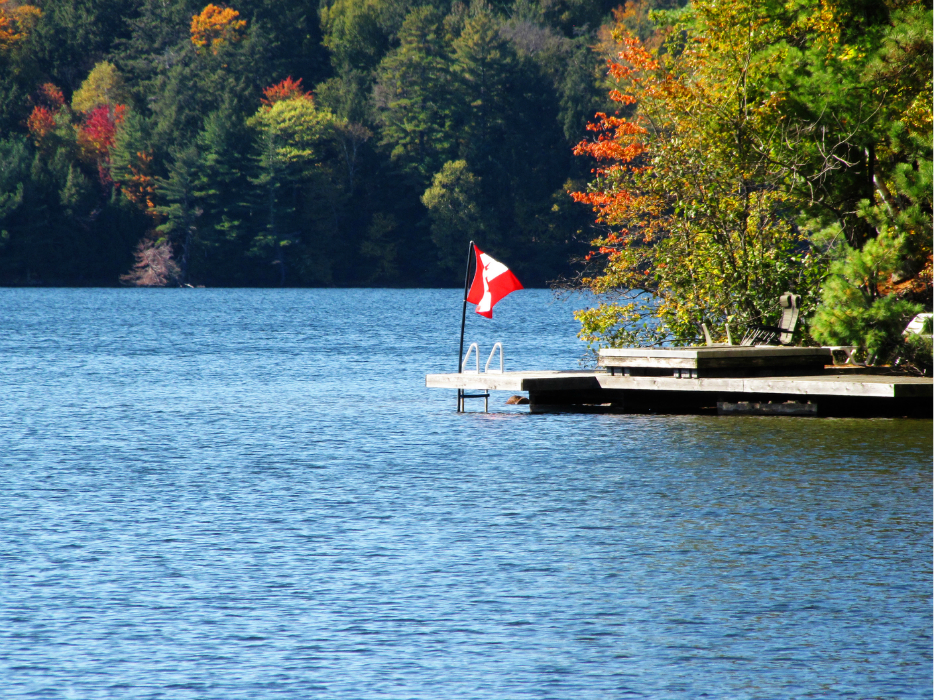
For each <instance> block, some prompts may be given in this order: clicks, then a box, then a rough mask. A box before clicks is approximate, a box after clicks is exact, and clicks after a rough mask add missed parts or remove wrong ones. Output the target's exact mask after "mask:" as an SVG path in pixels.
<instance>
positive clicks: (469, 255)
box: [457, 241, 474, 411]
mask: <svg viewBox="0 0 934 700" xmlns="http://www.w3.org/2000/svg"><path fill="white" fill-rule="evenodd" d="M473 257H474V252H473V241H471V242H470V247H469V249H468V251H467V269H466V270H465V271H464V307H463V308H462V309H461V342H460V348H459V349H458V351H457V373H458V374H460V373H461V372H463V371H464V365H463V357H464V326H465V325H466V323H467V290H468V285H469V284H470V263H471V261H472V260H473ZM463 395H464V390H463V389H458V390H457V410H458V411H460V410H461V401H462V400H463V399H462V397H463Z"/></svg>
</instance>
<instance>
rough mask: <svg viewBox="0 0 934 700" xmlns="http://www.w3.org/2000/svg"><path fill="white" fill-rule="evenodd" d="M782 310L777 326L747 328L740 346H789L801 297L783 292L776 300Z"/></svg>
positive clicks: (796, 320) (755, 325) (754, 325)
mask: <svg viewBox="0 0 934 700" xmlns="http://www.w3.org/2000/svg"><path fill="white" fill-rule="evenodd" d="M778 304H779V306H780V307H781V309H782V317H781V320H779V322H778V325H777V326H763V325H759V324H753V325H751V326H749V330H748V331H747V332H746V336H745V337H744V338H743V342H742V343H740V345H773V344H775V343H776V341H777V342H778V344H779V345H791V338H792V335H793V334H794V331H795V325H797V323H798V312H799V308H800V306H801V295H800V294H792V293H791V292H785V293H784V294H782V295H781V296H780V297H779V298H778Z"/></svg>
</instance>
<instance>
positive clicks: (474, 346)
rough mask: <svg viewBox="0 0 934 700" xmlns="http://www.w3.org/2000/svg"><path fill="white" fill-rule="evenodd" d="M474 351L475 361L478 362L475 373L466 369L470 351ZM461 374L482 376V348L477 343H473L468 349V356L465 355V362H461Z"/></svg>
mask: <svg viewBox="0 0 934 700" xmlns="http://www.w3.org/2000/svg"><path fill="white" fill-rule="evenodd" d="M471 350H473V356H474V360H476V362H477V368H476V369H475V370H474V371H472V372H471V371H469V370H466V369H464V368H465V367H466V366H467V360H469V359H470V351H471ZM461 373H462V374H480V348H479V347H477V344H476V343H471V344H470V347H469V348H467V354H466V355H464V360H463V362H461Z"/></svg>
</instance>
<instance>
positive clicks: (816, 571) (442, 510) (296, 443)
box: [0, 290, 932, 699]
mask: <svg viewBox="0 0 934 700" xmlns="http://www.w3.org/2000/svg"><path fill="white" fill-rule="evenodd" d="M457 296H458V294H457V292H455V291H430V290H428V291H409V290H397V291H381V290H285V291H268V290H267V291H258V290H0V299H2V308H3V309H4V314H3V317H2V319H0V325H2V333H0V357H2V361H3V371H2V372H0V424H2V426H3V430H2V431H0V538H2V539H0V541H2V542H3V547H2V550H0V577H2V581H3V586H2V588H0V679H2V685H3V687H4V692H3V693H2V696H3V697H4V698H25V697H49V698H59V697H61V698H137V697H139V698H218V699H232V698H310V697H314V698H382V697H385V698H439V697H443V698H608V697H613V698H616V697H621V698H622V697H648V698H697V697H702V696H705V697H716V698H719V697H722V698H792V697H794V698H798V697H802V698H803V697H813V698H843V697H857V698H864V697H865V698H869V697H872V698H875V697H880V698H929V697H931V621H930V574H931V571H930V562H931V539H930V522H931V449H932V445H931V428H932V426H931V422H930V421H907V420H813V419H797V418H765V417H696V416H695V417H690V416H688V417H663V416H599V415H544V416H530V415H528V414H527V413H526V411H527V407H522V406H506V405H505V404H504V401H505V399H506V398H507V397H508V395H509V394H508V393H504V394H501V395H498V394H494V397H493V399H491V409H493V410H495V411H496V413H493V414H490V415H482V414H470V415H456V414H455V413H454V407H455V399H454V396H453V395H451V394H450V393H448V392H444V391H433V390H426V389H425V388H424V374H425V373H427V372H437V371H450V370H451V369H452V367H454V366H455V365H454V362H455V355H456V352H457V345H456V343H457V330H458V327H457V326H458V322H459V318H458V313H459V303H458V301H457ZM549 302H550V297H549V296H548V294H547V293H546V292H539V291H526V292H522V293H518V294H514V295H512V296H511V297H509V298H508V299H507V300H506V301H504V302H503V303H502V304H501V305H499V306H497V309H496V318H495V319H494V320H493V322H492V323H491V322H487V321H486V320H485V319H479V318H471V319H470V321H469V329H468V339H469V340H477V341H478V342H480V344H481V354H484V352H487V353H488V352H489V350H488V348H489V347H490V346H491V345H492V343H493V342H495V341H497V340H502V341H503V342H504V345H505V348H506V362H507V369H520V368H527V369H531V368H543V367H559V366H560V367H573V366H574V365H575V363H576V361H577V358H578V356H579V355H580V354H582V349H581V348H580V346H579V345H578V344H577V343H576V341H575V340H574V323H573V320H572V319H571V318H570V308H569V307H568V306H566V305H562V304H550V303H549ZM484 346H485V347H486V348H487V350H486V351H484Z"/></svg>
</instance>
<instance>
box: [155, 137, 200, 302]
mask: <svg viewBox="0 0 934 700" xmlns="http://www.w3.org/2000/svg"><path fill="white" fill-rule="evenodd" d="M172 156H173V158H172V162H171V164H170V165H169V174H168V177H165V178H156V195H157V196H158V197H159V199H161V200H162V201H163V202H165V204H161V205H157V206H156V207H155V213H156V214H158V215H159V216H161V217H162V218H163V222H162V223H160V224H159V225H158V226H156V231H157V232H158V233H161V234H163V235H164V236H165V240H166V241H167V242H168V243H169V244H170V245H171V246H172V248H173V250H180V251H181V256H180V257H179V259H178V270H179V274H178V281H179V283H180V284H188V283H189V278H188V271H189V265H190V262H191V252H192V248H193V246H194V245H195V242H196V241H197V237H198V218H199V217H200V216H201V214H202V213H204V208H203V207H202V206H201V202H200V201H199V199H198V197H197V195H196V194H195V187H196V185H195V183H196V182H197V180H198V167H199V165H200V157H199V154H198V151H197V149H196V148H195V147H194V146H187V147H185V148H179V149H176V150H175V151H174V153H173V154H172ZM160 242H161V240H157V244H158V243H160Z"/></svg>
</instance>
